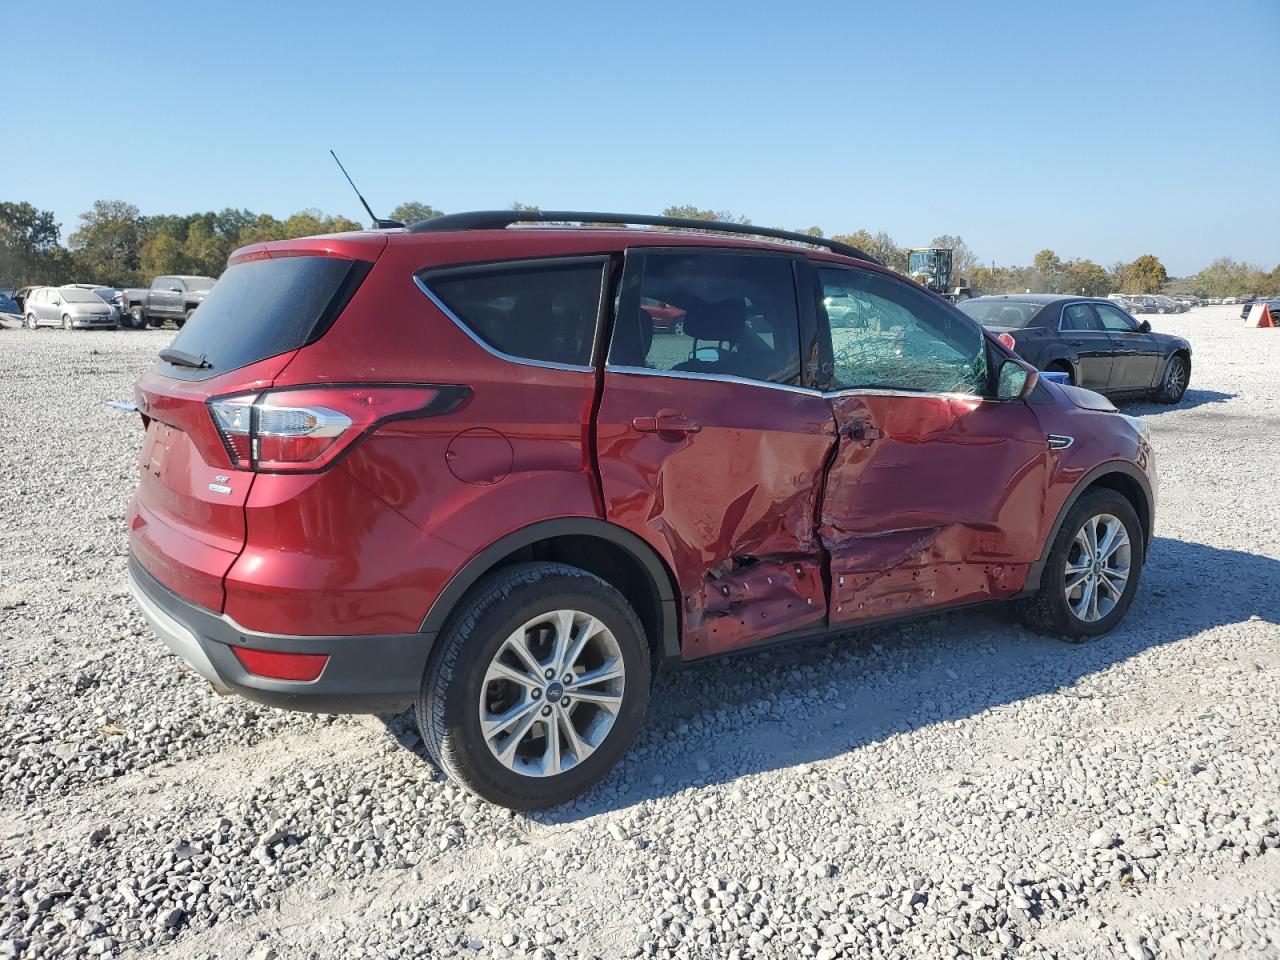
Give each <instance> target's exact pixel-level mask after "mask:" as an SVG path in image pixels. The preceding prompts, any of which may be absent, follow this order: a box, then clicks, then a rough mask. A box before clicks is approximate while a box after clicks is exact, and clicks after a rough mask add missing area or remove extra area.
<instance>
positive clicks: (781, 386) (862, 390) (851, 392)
mask: <svg viewBox="0 0 1280 960" xmlns="http://www.w3.org/2000/svg"><path fill="white" fill-rule="evenodd" d="M604 370H605V373H606V374H609V373H618V374H637V375H639V376H643V377H671V378H673V379H676V380H711V381H714V382H716V383H734V384H741V385H742V386H746V387H764V388H766V389H769V390H783V391H785V392H787V393H799V394H803V395H805V396H809V397H821V398H833V397H847V396H867V397H916V398H919V397H932V398H934V399H944V400H981V401H983V402H991V403H1003V402H1005V401H1003V400H1001V399H1000V398H999V397H984V396H981V395H980V394H976V393H942V392H937V391H925V390H892V389H887V388H881V387H844V388H842V389H840V390H815V389H813V388H812V387H799V386H796V385H795V384H791V383H773V382H771V381H769V380H752V379H751V378H749V377H735V376H733V375H732V374H727V373H698V372H696V371H693V370H655V369H654V368H652V367H628V366H618V365H614V364H605V368H604Z"/></svg>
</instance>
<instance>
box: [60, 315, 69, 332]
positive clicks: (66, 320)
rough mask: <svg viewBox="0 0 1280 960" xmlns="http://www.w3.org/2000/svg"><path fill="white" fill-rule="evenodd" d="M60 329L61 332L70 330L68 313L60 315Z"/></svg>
mask: <svg viewBox="0 0 1280 960" xmlns="http://www.w3.org/2000/svg"><path fill="white" fill-rule="evenodd" d="M62 329H63V330H70V329H71V314H69V313H64V314H63V315H62Z"/></svg>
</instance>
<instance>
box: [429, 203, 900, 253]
mask: <svg viewBox="0 0 1280 960" xmlns="http://www.w3.org/2000/svg"><path fill="white" fill-rule="evenodd" d="M513 223H610V224H612V223H616V224H624V225H626V224H635V225H637V226H645V227H681V228H683V229H686V230H713V231H715V232H716V233H740V234H744V235H746V236H751V237H769V238H772V239H775V240H786V241H788V242H790V243H803V244H806V245H808V246H813V247H825V248H826V249H828V250H830V251H831V252H832V253H838V254H840V255H842V256H845V257H854V258H856V259H858V260H866V261H867V262H868V263H874V264H879V265H881V266H883V264H880V261H879V260H877V259H876V258H875V257H873V256H871V255H870V254H869V253H865V252H864V251H862V250H859V249H858V248H857V247H855V246H851V245H850V244H847V243H841V242H840V241H839V240H828V239H827V238H826V237H813V236H810V235H809V234H807V233H793V232H792V231H790V230H775V229H773V228H772V227H753V226H750V225H748V224H745V223H726V222H725V221H723V220H695V219H694V218H692V217H651V216H648V215H646V214H639V213H584V212H583V211H581V210H477V211H474V212H472V213H448V214H445V215H444V216H442V217H435V218H433V219H431V220H420V221H418V222H417V223H415V224H413V225H412V226H410V227H409V232H410V233H438V232H439V233H443V232H445V231H449V230H502V229H505V228H506V227H509V226H511V225H512V224H513Z"/></svg>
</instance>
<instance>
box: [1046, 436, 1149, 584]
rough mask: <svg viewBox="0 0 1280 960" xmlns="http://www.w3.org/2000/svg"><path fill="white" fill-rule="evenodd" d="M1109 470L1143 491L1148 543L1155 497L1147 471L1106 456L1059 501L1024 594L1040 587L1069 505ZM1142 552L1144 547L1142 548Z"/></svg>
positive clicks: (1145, 537) (1144, 538)
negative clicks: (1062, 500)
mask: <svg viewBox="0 0 1280 960" xmlns="http://www.w3.org/2000/svg"><path fill="white" fill-rule="evenodd" d="M1112 474H1121V475H1122V476H1124V477H1126V478H1128V479H1130V480H1133V481H1135V482H1136V483H1137V485H1138V489H1139V490H1141V491H1142V496H1143V498H1144V499H1145V500H1146V503H1147V510H1146V520H1147V529H1146V530H1144V531H1143V540H1144V541H1145V542H1144V543H1143V546H1144V547H1150V546H1151V540H1152V537H1153V536H1154V534H1155V526H1156V501H1155V495H1154V494H1153V493H1152V492H1151V481H1149V480H1148V479H1147V477H1146V475H1145V474H1144V473H1143V472H1142V471H1141V470H1139V469H1138V468H1137V467H1136V466H1134V465H1133V464H1132V463H1129V462H1127V461H1125V460H1108V461H1107V462H1106V463H1102V464H1099V465H1098V466H1096V467H1094V468H1093V469H1092V470H1090V471H1089V472H1088V473H1086V474H1085V475H1084V476H1083V477H1081V478H1080V480H1079V481H1077V482H1076V485H1075V486H1074V487H1072V488H1071V493H1069V494H1068V495H1067V499H1066V500H1065V501H1064V502H1063V504H1062V509H1060V510H1059V511H1058V516H1057V517H1056V518H1055V519H1054V521H1053V526H1052V527H1051V528H1050V530H1049V535H1048V536H1047V537H1046V538H1045V542H1044V549H1043V550H1042V551H1041V553H1040V559H1038V560H1036V562H1035V563H1033V564H1032V565H1031V568H1030V569H1029V570H1028V571H1027V580H1026V583H1025V584H1023V588H1022V592H1023V594H1028V593H1034V592H1035V591H1036V590H1039V589H1040V575H1041V573H1043V572H1044V568H1045V566H1046V565H1047V564H1048V563H1049V554H1050V553H1051V552H1052V550H1053V544H1054V541H1055V540H1057V539H1058V533H1059V532H1060V531H1061V530H1062V525H1063V523H1065V522H1066V519H1067V514H1068V513H1070V512H1071V508H1072V507H1074V506H1075V505H1076V501H1077V500H1079V499H1080V497H1081V495H1082V494H1083V493H1084V492H1085V491H1086V490H1088V489H1089V488H1090V487H1091V486H1093V485H1094V484H1095V483H1097V482H1098V481H1099V480H1101V479H1102V478H1103V477H1107V476H1110V475H1112ZM1137 513H1138V520H1139V522H1141V521H1142V520H1143V514H1142V511H1141V510H1138V511H1137ZM1144 553H1145V551H1144Z"/></svg>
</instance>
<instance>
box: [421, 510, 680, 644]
mask: <svg viewBox="0 0 1280 960" xmlns="http://www.w3.org/2000/svg"><path fill="white" fill-rule="evenodd" d="M566 536H579V537H594V538H596V539H599V540H604V541H606V542H608V543H610V544H612V545H614V546H616V547H619V548H621V549H622V550H623V551H625V552H626V553H627V554H628V555H629V556H630V557H631V558H632V559H633V560H635V561H636V562H637V563H638V564H639V565H640V566H641V568H642V569H643V570H644V571H645V573H646V574H647V577H648V580H649V586H650V587H652V589H653V590H654V592H655V593H656V594H657V598H658V608H659V617H660V623H659V636H658V637H657V638H656V639H657V651H656V653H657V656H658V657H659V658H661V659H664V660H665V659H679V657H680V618H679V608H678V606H677V602H676V594H675V590H674V589H673V587H672V581H671V574H670V573H669V572H668V570H667V567H666V564H665V563H664V562H663V561H662V558H661V557H659V556H658V553H657V551H655V550H654V549H653V547H651V546H649V544H647V543H645V542H644V540H642V539H641V538H640V537H638V536H636V535H635V534H634V533H632V532H631V531H630V530H627V529H625V528H623V527H619V526H618V525H617V524H613V523H609V522H608V521H607V520H600V519H598V518H596V517H558V518H555V519H551V520H540V521H538V522H537V523H532V524H530V525H529V526H527V527H521V528H520V529H519V530H516V531H514V532H512V533H509V534H507V535H506V536H504V537H501V538H500V539H498V540H496V541H494V542H493V543H491V544H489V546H487V547H485V548H484V549H483V550H481V551H480V552H479V553H477V554H476V555H475V556H474V557H472V558H471V559H470V560H469V561H467V563H466V564H465V565H464V566H463V567H462V569H461V570H459V571H458V572H457V573H455V574H454V575H453V578H452V579H451V580H450V581H449V582H448V583H447V584H446V585H445V587H444V589H443V590H441V591H440V593H439V595H438V596H437V597H436V598H435V600H434V601H433V602H432V604H431V609H430V610H428V611H427V615H426V617H425V618H424V619H423V621H422V626H421V628H420V631H419V632H421V633H423V634H427V635H429V636H431V637H432V638H434V637H435V635H436V634H438V633H439V632H440V631H441V630H443V629H444V626H445V623H446V622H447V621H448V619H449V616H450V614H452V613H453V611H454V610H455V609H456V608H457V606H458V604H459V602H461V600H462V598H463V597H464V596H465V595H466V593H467V591H468V590H470V589H471V588H472V587H473V586H474V585H475V584H476V582H477V581H479V579H480V578H481V577H483V576H484V575H485V574H486V573H488V572H489V571H490V570H492V569H493V568H494V566H495V565H496V564H497V563H498V562H499V561H501V560H502V559H503V558H504V557H507V556H509V555H510V554H512V553H514V552H516V551H517V550H520V549H521V548H523V547H528V546H532V545H533V544H535V543H538V542H540V541H543V540H550V539H553V538H555V537H566ZM565 562H569V563H570V564H571V563H572V562H571V561H565Z"/></svg>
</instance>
